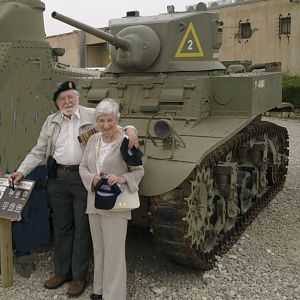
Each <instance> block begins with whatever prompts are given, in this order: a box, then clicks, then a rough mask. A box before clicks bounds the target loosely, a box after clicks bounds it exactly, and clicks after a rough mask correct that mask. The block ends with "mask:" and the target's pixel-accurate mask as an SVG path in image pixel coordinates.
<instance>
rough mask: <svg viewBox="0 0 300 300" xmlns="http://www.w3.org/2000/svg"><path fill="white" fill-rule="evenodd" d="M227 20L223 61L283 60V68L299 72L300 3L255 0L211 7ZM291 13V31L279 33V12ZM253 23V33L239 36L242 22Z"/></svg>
mask: <svg viewBox="0 0 300 300" xmlns="http://www.w3.org/2000/svg"><path fill="white" fill-rule="evenodd" d="M210 10H211V11H215V12H218V13H219V14H220V19H221V20H222V21H223V22H224V29H223V31H224V34H223V44H222V47H221V50H220V60H240V59H243V60H246V59H247V60H251V61H253V63H261V62H272V61H280V62H282V71H283V72H285V73H288V74H290V75H295V74H298V75H300V3H299V2H295V0H294V2H290V0H252V1H248V2H244V3H240V4H232V5H228V6H224V7H219V8H214V9H210ZM288 14H290V15H291V34H290V35H289V36H287V35H281V36H279V35H278V33H279V15H282V16H283V17H286V16H287V15H288ZM247 20H248V22H250V23H251V29H252V36H251V37H250V38H249V39H240V37H239V35H238V31H239V22H240V21H241V22H246V21H247Z"/></svg>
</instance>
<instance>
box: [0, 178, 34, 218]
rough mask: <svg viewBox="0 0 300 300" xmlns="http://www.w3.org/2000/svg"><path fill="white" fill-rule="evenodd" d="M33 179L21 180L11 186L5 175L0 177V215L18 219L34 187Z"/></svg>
mask: <svg viewBox="0 0 300 300" xmlns="http://www.w3.org/2000/svg"><path fill="white" fill-rule="evenodd" d="M34 183H35V182H34V181H33V180H21V181H20V182H19V183H18V184H17V185H14V187H11V186H10V184H9V180H8V178H6V177H0V217H1V218H4V219H9V220H11V221H18V220H20V218H21V212H22V210H23V208H24V206H25V204H26V202H27V200H28V198H29V196H30V193H31V192H32V189H33V187H34Z"/></svg>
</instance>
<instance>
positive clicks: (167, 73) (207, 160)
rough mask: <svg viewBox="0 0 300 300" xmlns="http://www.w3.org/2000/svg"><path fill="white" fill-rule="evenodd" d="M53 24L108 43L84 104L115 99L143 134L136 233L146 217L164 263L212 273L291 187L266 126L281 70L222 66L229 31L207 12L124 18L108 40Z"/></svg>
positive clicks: (284, 157) (274, 134) (279, 146)
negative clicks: (215, 264)
mask: <svg viewBox="0 0 300 300" xmlns="http://www.w3.org/2000/svg"><path fill="white" fill-rule="evenodd" d="M52 17H53V18H55V19H58V20H60V21H62V22H65V23H67V24H69V25H72V26H74V27H76V28H78V29H81V30H83V31H85V32H88V33H90V34H93V35H95V36H97V37H100V38H102V39H104V40H106V41H107V42H108V43H109V52H110V55H111V64H110V65H108V66H107V68H106V69H105V70H104V72H103V74H102V76H101V78H100V79H99V80H98V79H93V80H90V81H89V86H90V88H89V89H88V90H86V94H85V95H83V97H85V99H86V102H88V103H90V104H91V105H94V104H96V103H98V102H100V101H101V100H102V99H104V98H105V97H112V98H114V99H116V100H117V101H119V103H120V107H121V116H122V120H121V123H123V124H133V125H134V126H135V127H136V128H137V129H138V134H139V142H140V145H141V147H142V149H143V150H144V153H145V176H144V178H143V179H142V182H141V184H140V191H139V193H140V198H141V204H142V205H141V208H140V209H139V210H136V211H135V212H134V217H133V223H136V224H138V225H140V226H142V225H145V224H144V223H145V221H147V220H148V216H149V219H150V227H151V231H152V233H153V236H154V240H155V242H156V244H157V246H158V248H159V249H160V250H161V251H162V253H163V254H165V255H166V256H167V257H168V258H169V259H171V260H173V261H175V262H177V263H180V264H183V265H187V266H192V267H196V268H200V269H207V268H209V267H210V265H211V262H212V260H213V258H214V257H215V255H217V254H221V253H222V252H223V251H224V250H226V249H227V248H228V247H229V246H230V245H231V244H232V243H233V242H234V241H235V240H236V239H237V238H238V236H239V235H240V234H241V232H242V231H243V230H244V228H245V227H246V226H247V225H248V224H249V223H250V222H251V221H252V220H253V219H254V217H255V215H256V214H257V213H258V212H259V211H260V210H261V209H262V208H263V207H264V206H265V205H266V204H267V203H268V202H269V201H270V200H271V199H272V198H273V197H274V196H275V195H276V193H278V191H280V190H281V189H282V187H283V184H284V182H285V178H286V174H287V165H288V154H289V152H288V133H287V130H286V129H285V128H283V127H280V126H278V125H275V124H272V123H270V122H266V121H262V118H261V117H262V114H263V113H264V112H266V111H268V110H270V109H272V108H274V107H277V106H278V105H280V103H281V87H282V74H281V72H280V64H278V63H268V64H256V65H251V64H242V63H240V62H230V63H227V64H225V63H222V62H220V61H219V49H220V47H221V45H222V32H223V26H222V25H223V23H222V21H220V20H219V16H218V14H217V13H215V12H210V11H207V9H206V6H205V4H203V3H199V4H197V5H195V6H194V7H189V9H188V11H184V12H176V11H175V9H174V6H169V7H168V8H167V13H164V14H160V15H158V16H149V17H142V16H140V14H139V12H138V11H132V12H128V13H127V15H126V17H123V18H120V19H114V20H111V21H110V22H109V30H108V31H106V32H105V31H102V30H99V29H96V28H92V27H90V26H88V25H86V24H83V23H81V22H78V21H76V20H73V19H71V18H69V17H66V16H63V15H61V14H59V13H57V12H53V13H52ZM78 84H79V85H81V84H82V85H84V86H87V83H86V81H85V80H79V81H78Z"/></svg>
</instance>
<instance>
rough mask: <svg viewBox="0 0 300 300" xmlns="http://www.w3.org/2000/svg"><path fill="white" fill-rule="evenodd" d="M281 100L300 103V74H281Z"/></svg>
mask: <svg viewBox="0 0 300 300" xmlns="http://www.w3.org/2000/svg"><path fill="white" fill-rule="evenodd" d="M282 101H283V102H291V103H292V104H294V105H296V104H297V105H300V76H289V75H283V82H282Z"/></svg>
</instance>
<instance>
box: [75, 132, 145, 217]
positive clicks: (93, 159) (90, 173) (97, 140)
mask: <svg viewBox="0 0 300 300" xmlns="http://www.w3.org/2000/svg"><path fill="white" fill-rule="evenodd" d="M123 138H124V133H123V132H122V133H121V134H120V135H119V136H118V138H117V140H116V141H115V142H114V143H113V147H112V150H111V153H110V154H109V155H108V156H107V157H106V158H105V160H104V162H103V165H102V168H101V171H102V172H104V174H115V175H117V176H121V175H122V176H124V177H125V178H126V181H127V185H128V189H129V191H130V192H136V191H138V185H139V183H140V181H141V179H142V177H143V175H144V167H143V166H135V167H133V166H127V164H126V163H125V161H124V160H123V158H122V155H121V152H120V147H121V144H122V141H123ZM99 147H101V133H96V134H94V135H93V136H91V137H90V139H89V141H88V143H87V145H86V148H85V151H84V154H83V157H82V161H81V164H80V166H79V173H80V176H81V179H82V182H83V184H84V186H85V188H86V189H87V191H88V200H87V213H89V214H91V213H99V214H102V215H109V216H115V217H125V218H128V219H130V217H131V214H130V212H124V213H123V212H121V213H120V212H113V211H109V210H101V209H96V208H95V206H94V203H95V193H94V191H93V190H92V182H93V178H94V176H95V175H96V174H97V166H96V163H97V162H98V155H99Z"/></svg>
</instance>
